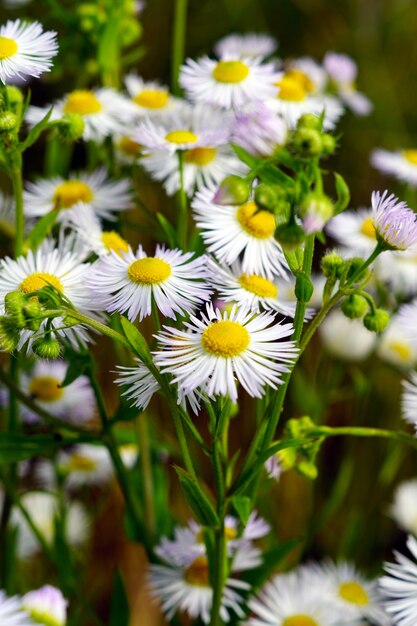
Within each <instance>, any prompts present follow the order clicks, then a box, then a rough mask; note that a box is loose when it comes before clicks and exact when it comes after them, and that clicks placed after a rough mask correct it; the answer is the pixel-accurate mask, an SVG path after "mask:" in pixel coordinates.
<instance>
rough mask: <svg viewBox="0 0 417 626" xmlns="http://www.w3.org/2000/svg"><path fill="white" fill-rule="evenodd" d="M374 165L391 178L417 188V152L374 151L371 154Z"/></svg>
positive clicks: (412, 149) (414, 150) (413, 150)
mask: <svg viewBox="0 0 417 626" xmlns="http://www.w3.org/2000/svg"><path fill="white" fill-rule="evenodd" d="M371 163H372V165H373V166H374V167H375V168H376V169H377V170H379V171H380V172H383V173H384V174H388V175H390V176H394V178H397V179H398V180H401V181H402V182H404V183H407V184H408V185H411V186H413V187H417V150H416V149H415V148H410V149H407V150H396V151H394V152H392V151H389V150H374V151H373V152H372V154H371Z"/></svg>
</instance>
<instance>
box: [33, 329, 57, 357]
mask: <svg viewBox="0 0 417 626" xmlns="http://www.w3.org/2000/svg"><path fill="white" fill-rule="evenodd" d="M32 350H33V352H34V354H36V356H38V357H39V358H40V359H45V360H48V361H52V360H54V359H57V358H58V357H59V355H60V354H61V346H60V344H59V341H57V340H56V339H54V338H53V337H51V336H50V335H47V336H45V337H39V338H38V339H35V341H34V342H33V343H32Z"/></svg>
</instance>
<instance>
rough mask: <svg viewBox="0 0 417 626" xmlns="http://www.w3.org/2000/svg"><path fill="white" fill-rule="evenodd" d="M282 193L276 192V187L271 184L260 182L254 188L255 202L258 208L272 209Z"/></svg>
mask: <svg viewBox="0 0 417 626" xmlns="http://www.w3.org/2000/svg"><path fill="white" fill-rule="evenodd" d="M281 196H282V194H279V193H277V188H276V187H274V186H273V185H267V184H266V183H261V184H260V185H258V186H257V187H256V189H255V198H254V199H255V202H256V204H257V205H258V207H259V208H260V209H265V211H271V212H272V211H274V210H275V207H276V205H277V203H278V202H279V200H280V198H281Z"/></svg>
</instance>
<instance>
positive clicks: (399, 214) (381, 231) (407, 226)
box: [371, 191, 417, 250]
mask: <svg viewBox="0 0 417 626" xmlns="http://www.w3.org/2000/svg"><path fill="white" fill-rule="evenodd" d="M371 202H372V213H373V220H374V227H375V231H376V234H377V237H378V238H379V239H380V240H382V241H383V242H384V244H385V245H386V246H388V247H389V248H391V249H393V250H407V249H408V248H412V247H413V246H415V245H416V244H417V216H416V214H415V213H414V212H413V211H411V209H409V208H408V206H407V204H406V202H401V201H400V200H398V198H396V197H395V196H394V194H391V195H388V191H384V193H383V194H380V193H379V191H373V192H372V198H371Z"/></svg>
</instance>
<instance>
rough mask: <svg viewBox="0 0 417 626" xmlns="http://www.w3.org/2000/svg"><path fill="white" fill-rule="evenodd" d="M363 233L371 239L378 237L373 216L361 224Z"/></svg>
mask: <svg viewBox="0 0 417 626" xmlns="http://www.w3.org/2000/svg"><path fill="white" fill-rule="evenodd" d="M361 233H362V235H365V236H366V237H369V239H376V235H375V226H374V220H373V219H372V217H367V218H366V219H364V220H363V222H362V224H361Z"/></svg>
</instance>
